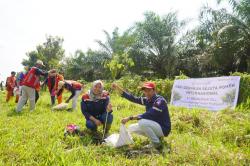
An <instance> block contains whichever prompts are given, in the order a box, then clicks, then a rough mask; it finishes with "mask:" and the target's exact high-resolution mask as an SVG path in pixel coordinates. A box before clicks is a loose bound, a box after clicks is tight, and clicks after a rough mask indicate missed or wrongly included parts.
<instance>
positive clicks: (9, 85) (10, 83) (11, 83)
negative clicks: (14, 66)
mask: <svg viewBox="0 0 250 166" xmlns="http://www.w3.org/2000/svg"><path fill="white" fill-rule="evenodd" d="M16 86H17V85H16V72H14V71H12V72H11V76H10V77H7V80H6V90H7V95H6V102H9V100H10V98H11V97H12V96H14V93H13V91H14V88H15V87H16ZM17 101H18V97H17V98H16V102H17Z"/></svg>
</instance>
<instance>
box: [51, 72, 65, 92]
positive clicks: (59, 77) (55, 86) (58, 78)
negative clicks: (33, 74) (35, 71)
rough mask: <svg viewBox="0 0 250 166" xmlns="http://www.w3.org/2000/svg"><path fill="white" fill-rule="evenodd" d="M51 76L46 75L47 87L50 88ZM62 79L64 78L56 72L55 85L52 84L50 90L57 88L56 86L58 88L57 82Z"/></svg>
mask: <svg viewBox="0 0 250 166" xmlns="http://www.w3.org/2000/svg"><path fill="white" fill-rule="evenodd" d="M50 78H51V77H48V87H49V89H51V86H52V85H51V79H50ZM63 80H64V78H63V76H62V75H60V74H57V75H56V76H55V85H54V87H53V88H52V90H57V88H58V83H59V81H63Z"/></svg>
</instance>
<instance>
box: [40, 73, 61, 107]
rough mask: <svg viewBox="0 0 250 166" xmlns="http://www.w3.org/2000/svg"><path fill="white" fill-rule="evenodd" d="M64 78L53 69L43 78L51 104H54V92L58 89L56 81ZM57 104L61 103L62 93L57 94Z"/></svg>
mask: <svg viewBox="0 0 250 166" xmlns="http://www.w3.org/2000/svg"><path fill="white" fill-rule="evenodd" d="M63 80H64V78H63V76H62V75H60V74H58V73H57V72H56V70H55V69H53V70H51V71H50V72H49V76H48V78H47V79H46V80H45V82H44V83H45V84H47V86H48V88H49V92H50V97H51V105H54V104H55V96H56V92H57V90H58V83H59V81H63ZM57 101H58V104H61V103H62V93H60V95H59V96H57Z"/></svg>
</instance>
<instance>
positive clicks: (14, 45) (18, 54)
mask: <svg viewBox="0 0 250 166" xmlns="http://www.w3.org/2000/svg"><path fill="white" fill-rule="evenodd" d="M203 5H209V6H212V7H217V5H216V0H0V80H5V79H6V77H7V76H8V75H10V72H11V71H12V70H13V71H21V70H23V66H22V65H21V62H22V60H23V59H24V58H26V53H27V52H30V51H33V50H35V49H36V46H37V45H39V44H42V43H43V42H45V41H46V35H47V36H48V35H52V36H60V37H63V38H64V43H63V48H64V49H65V50H66V56H68V55H71V54H73V53H74V52H75V51H76V50H77V49H81V50H83V51H84V52H85V51H87V49H88V48H92V49H98V44H97V43H96V42H95V40H97V39H98V40H102V41H105V35H104V33H103V30H106V31H108V32H109V33H112V31H113V30H114V28H115V27H118V28H119V32H121V33H122V32H123V31H124V30H126V29H128V28H129V27H131V26H133V24H134V23H135V22H138V21H142V20H143V19H144V16H143V13H145V11H153V12H155V13H157V14H159V15H160V16H163V15H165V14H167V13H168V12H171V11H177V12H178V17H179V20H182V19H189V20H191V21H190V23H189V25H188V28H189V29H191V28H193V27H195V26H196V25H198V20H197V19H198V15H199V11H200V8H201V7H202V6H203Z"/></svg>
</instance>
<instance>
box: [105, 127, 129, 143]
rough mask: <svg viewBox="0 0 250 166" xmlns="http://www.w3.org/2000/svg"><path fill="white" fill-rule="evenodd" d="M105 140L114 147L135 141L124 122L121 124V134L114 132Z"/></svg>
mask: <svg viewBox="0 0 250 166" xmlns="http://www.w3.org/2000/svg"><path fill="white" fill-rule="evenodd" d="M104 140H105V143H106V144H107V145H109V146H113V147H120V146H124V145H129V144H132V143H134V141H133V139H132V137H131V135H130V134H129V132H128V131H127V129H126V127H125V125H124V124H121V126H120V134H112V135H110V136H109V137H107V138H106V139H104Z"/></svg>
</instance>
